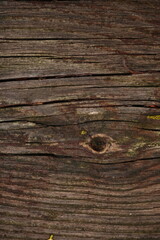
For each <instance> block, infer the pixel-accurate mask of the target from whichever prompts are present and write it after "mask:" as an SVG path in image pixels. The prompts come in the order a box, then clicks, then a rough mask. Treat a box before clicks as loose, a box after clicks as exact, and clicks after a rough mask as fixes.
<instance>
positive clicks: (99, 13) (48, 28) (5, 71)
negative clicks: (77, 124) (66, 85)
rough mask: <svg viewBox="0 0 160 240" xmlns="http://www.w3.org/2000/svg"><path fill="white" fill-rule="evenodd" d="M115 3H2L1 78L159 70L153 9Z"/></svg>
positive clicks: (157, 27) (156, 17) (156, 20)
mask: <svg viewBox="0 0 160 240" xmlns="http://www.w3.org/2000/svg"><path fill="white" fill-rule="evenodd" d="M12 4H13V5H12ZM116 4H117V5H118V6H119V7H118V8H117V7H116ZM120 5H121V4H120V2H119V1H114V3H113V2H112V1H108V2H107V3H106V4H104V2H103V1H99V2H95V3H94V5H92V4H89V3H87V2H81V1H80V2H76V4H75V2H74V1H71V2H58V3H57V2H55V3H54V5H53V3H49V2H46V3H44V2H43V3H42V5H41V3H39V2H35V1H30V3H29V4H28V3H26V2H25V1H21V2H19V1H13V3H11V2H10V1H9V2H8V1H3V3H2V4H1V6H0V9H1V10H0V11H1V12H2V16H1V23H2V24H1V39H2V40H1V42H0V45H1V49H2V51H1V52H0V69H1V76H0V79H4V78H15V77H16V78H22V77H37V76H38V77H39V76H55V75H71V74H74V75H75V74H82V73H83V74H111V73H114V74H116V73H130V72H154V71H159V70H160V69H159V65H160V58H159V52H160V49H159V39H158V33H159V21H160V18H159V10H158V7H157V6H156V8H155V3H154V4H150V2H147V1H146V2H144V3H143V4H141V5H138V3H137V2H134V1H133V2H132V3H130V1H124V3H123V4H122V5H121V6H120ZM13 6H14V7H13ZM42 6H43V7H42ZM137 6H138V9H137ZM146 16H147V18H146ZM158 20H159V21H158ZM44 39H45V41H44ZM67 39H68V40H67ZM22 40H23V41H22ZM64 42H65V43H64Z"/></svg>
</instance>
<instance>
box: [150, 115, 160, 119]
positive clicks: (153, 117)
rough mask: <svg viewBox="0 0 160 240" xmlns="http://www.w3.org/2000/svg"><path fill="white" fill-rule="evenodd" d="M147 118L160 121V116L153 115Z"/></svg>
mask: <svg viewBox="0 0 160 240" xmlns="http://www.w3.org/2000/svg"><path fill="white" fill-rule="evenodd" d="M147 118H149V119H154V120H160V115H151V116H147Z"/></svg>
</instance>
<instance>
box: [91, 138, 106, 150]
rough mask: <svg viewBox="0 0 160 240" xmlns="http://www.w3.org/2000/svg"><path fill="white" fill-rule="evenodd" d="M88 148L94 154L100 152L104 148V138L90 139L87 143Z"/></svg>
mask: <svg viewBox="0 0 160 240" xmlns="http://www.w3.org/2000/svg"><path fill="white" fill-rule="evenodd" d="M89 145H90V147H91V148H92V149H93V150H94V151H96V152H102V151H104V149H105V148H106V145H107V140H106V138H105V137H101V136H95V137H92V138H91V140H90V143H89Z"/></svg>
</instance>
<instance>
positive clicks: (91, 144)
mask: <svg viewBox="0 0 160 240" xmlns="http://www.w3.org/2000/svg"><path fill="white" fill-rule="evenodd" d="M81 145H82V146H83V147H85V148H87V149H89V150H90V151H91V152H93V153H97V154H103V153H105V152H107V151H108V150H109V149H110V146H111V138H110V137H108V136H106V135H105V134H95V135H93V136H91V137H90V138H88V139H87V140H86V142H84V143H82V144H81Z"/></svg>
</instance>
